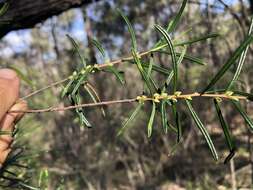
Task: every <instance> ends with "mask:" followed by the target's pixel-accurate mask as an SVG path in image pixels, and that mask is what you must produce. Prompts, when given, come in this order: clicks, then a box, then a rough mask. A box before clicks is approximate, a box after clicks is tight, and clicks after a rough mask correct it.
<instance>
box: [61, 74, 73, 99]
mask: <svg viewBox="0 0 253 190" xmlns="http://www.w3.org/2000/svg"><path fill="white" fill-rule="evenodd" d="M74 81H75V79H74V77H73V78H72V79H71V80H70V81H69V82H68V83H67V85H66V86H65V87H64V88H63V90H62V92H61V98H64V97H65V96H66V95H67V94H70V93H71V92H70V87H71V86H72V84H73V82H74Z"/></svg>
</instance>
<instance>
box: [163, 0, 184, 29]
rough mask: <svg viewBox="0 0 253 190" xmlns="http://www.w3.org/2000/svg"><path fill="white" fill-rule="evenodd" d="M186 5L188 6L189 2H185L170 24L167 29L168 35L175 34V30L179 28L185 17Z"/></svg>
mask: <svg viewBox="0 0 253 190" xmlns="http://www.w3.org/2000/svg"><path fill="white" fill-rule="evenodd" d="M186 4H187V0H184V1H183V3H182V5H181V7H180V9H179V12H178V13H177V15H176V17H175V18H174V19H173V21H172V23H171V24H169V26H168V28H167V31H168V33H171V32H173V31H174V30H175V28H176V27H177V25H178V23H179V21H180V19H181V17H182V15H183V12H184V9H185V7H186Z"/></svg>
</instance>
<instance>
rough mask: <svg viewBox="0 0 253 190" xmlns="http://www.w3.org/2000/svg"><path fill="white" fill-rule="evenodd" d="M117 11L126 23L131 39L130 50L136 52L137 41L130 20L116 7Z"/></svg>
mask: <svg viewBox="0 0 253 190" xmlns="http://www.w3.org/2000/svg"><path fill="white" fill-rule="evenodd" d="M117 11H118V13H119V14H120V16H121V17H122V18H123V19H124V21H125V22H126V24H127V28H128V31H129V33H130V35H131V41H132V50H133V51H135V52H137V41H136V37H135V33H134V29H133V27H132V25H131V23H130V21H129V20H128V18H127V17H126V16H125V15H124V13H123V12H122V11H121V10H119V9H117Z"/></svg>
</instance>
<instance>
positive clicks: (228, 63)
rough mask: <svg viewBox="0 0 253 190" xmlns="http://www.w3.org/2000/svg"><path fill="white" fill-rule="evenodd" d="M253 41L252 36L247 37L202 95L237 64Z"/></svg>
mask: <svg viewBox="0 0 253 190" xmlns="http://www.w3.org/2000/svg"><path fill="white" fill-rule="evenodd" d="M252 41H253V36H252V35H250V36H248V37H246V39H245V40H244V41H243V42H242V44H241V45H240V46H239V47H238V48H237V49H236V51H235V52H234V53H233V55H232V56H231V57H230V58H229V60H228V61H227V62H226V63H225V64H224V65H223V66H222V68H221V69H220V70H219V71H218V73H217V74H216V75H215V76H214V77H213V79H212V80H211V82H210V83H209V84H208V85H207V87H206V88H205V89H204V90H203V91H202V94H203V93H205V92H206V91H207V90H209V89H210V88H212V87H213V86H214V85H215V84H216V82H217V81H218V80H220V78H221V77H222V76H223V75H224V74H225V73H226V71H227V70H228V69H229V68H230V67H231V65H233V64H234V63H235V61H236V60H237V58H238V57H239V56H240V55H241V54H242V53H243V51H244V50H245V49H246V48H247V47H248V45H249V44H250V43H251V42H252Z"/></svg>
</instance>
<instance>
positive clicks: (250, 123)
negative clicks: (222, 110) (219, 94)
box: [231, 100, 253, 130]
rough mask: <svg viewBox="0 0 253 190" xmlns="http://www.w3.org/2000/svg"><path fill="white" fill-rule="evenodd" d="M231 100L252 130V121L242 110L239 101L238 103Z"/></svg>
mask: <svg viewBox="0 0 253 190" xmlns="http://www.w3.org/2000/svg"><path fill="white" fill-rule="evenodd" d="M231 101H232V103H233V104H234V106H235V108H236V109H237V111H238V112H239V113H240V114H241V116H242V117H243V119H244V120H245V122H246V123H247V124H248V125H249V127H250V129H251V130H253V122H252V120H251V119H250V117H249V116H248V115H247V113H246V112H245V111H244V110H243V108H242V107H241V105H240V103H238V102H237V101H234V100H231Z"/></svg>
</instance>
